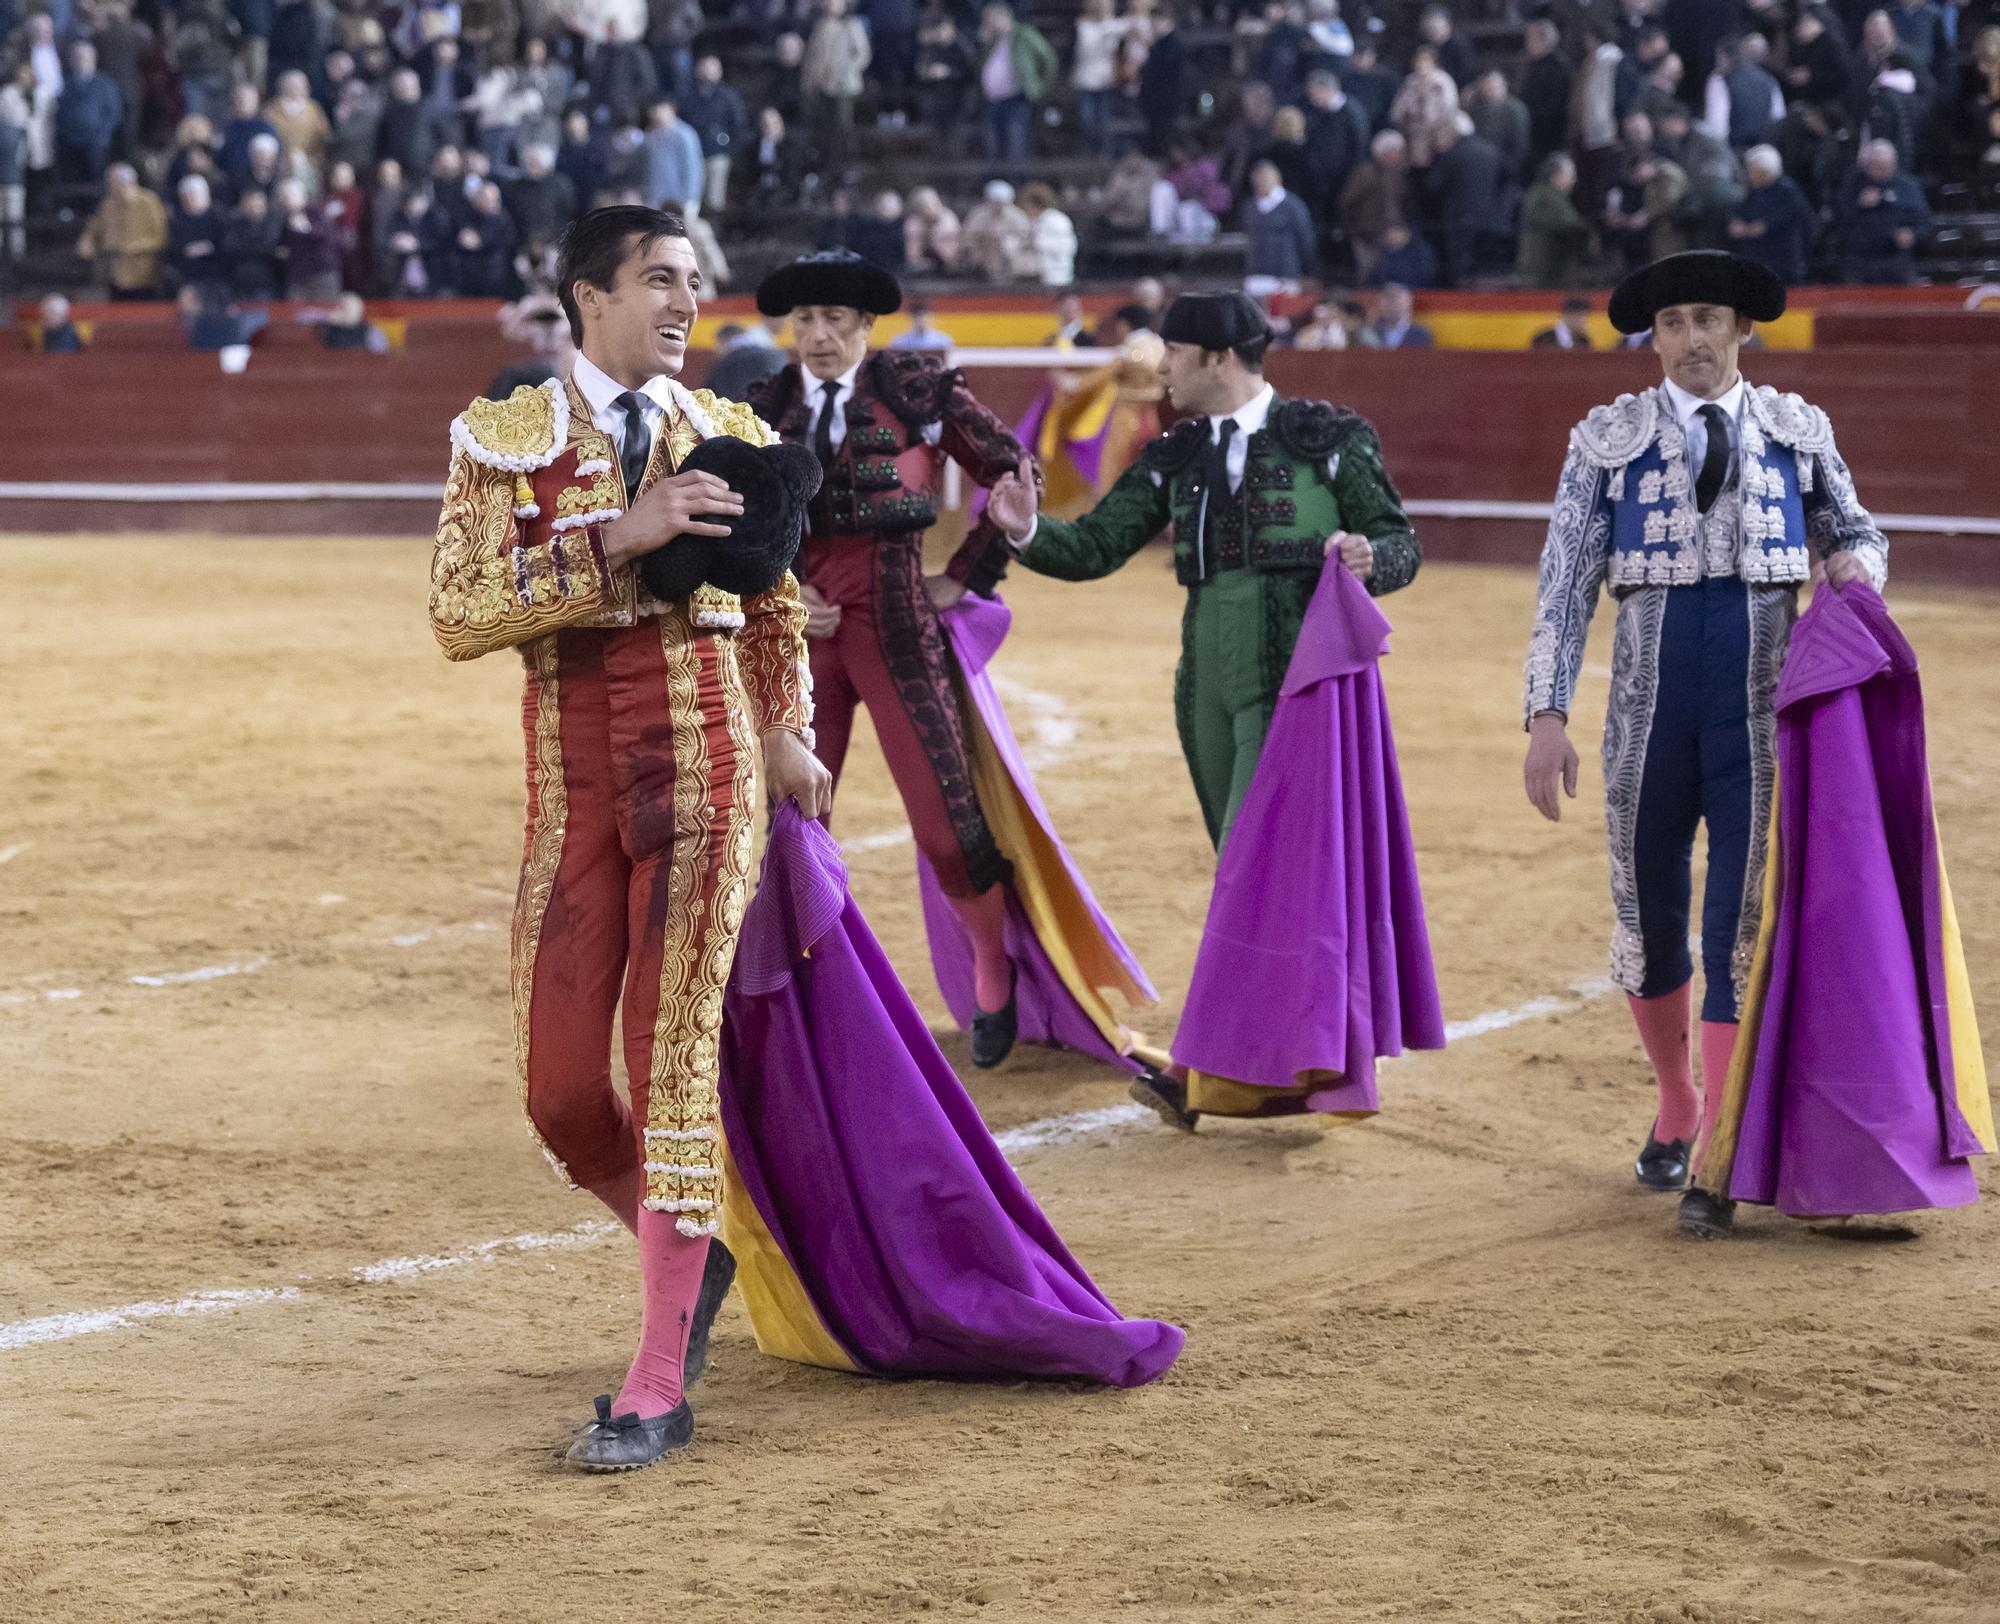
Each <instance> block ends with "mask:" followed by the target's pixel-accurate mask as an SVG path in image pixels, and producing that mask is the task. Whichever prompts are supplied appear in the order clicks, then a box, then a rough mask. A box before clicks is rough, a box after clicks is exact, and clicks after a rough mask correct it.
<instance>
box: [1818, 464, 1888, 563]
mask: <svg viewBox="0 0 2000 1624" xmlns="http://www.w3.org/2000/svg"><path fill="white" fill-rule="evenodd" d="M1801 466H1802V467H1805V466H1810V468H1811V469H1812V473H1813V476H1814V477H1813V481H1812V489H1811V490H1809V491H1805V492H1802V493H1801V494H1802V495H1803V496H1804V498H1805V509H1806V534H1807V535H1809V536H1810V537H1811V538H1812V542H1813V545H1814V547H1816V548H1817V549H1818V550H1819V555H1820V557H1822V558H1830V557H1831V556H1832V555H1833V554H1835V553H1841V552H1847V553H1853V554H1854V555H1855V557H1857V558H1859V559H1860V560H1861V562H1862V563H1864V564H1866V565H1867V566H1868V580H1869V584H1870V585H1872V586H1873V587H1874V588H1875V590H1876V591H1877V592H1880V591H1881V590H1882V588H1883V586H1884V585H1886V584H1887V582H1888V579H1889V538H1888V537H1887V536H1885V535H1883V534H1882V529H1881V526H1880V525H1878V524H1876V522H1875V520H1874V517H1873V515H1871V514H1870V513H1869V511H1868V510H1867V509H1866V508H1865V507H1863V506H1862V505H1861V497H1860V495H1859V494H1858V493H1857V492H1856V490H1855V489H1854V476H1853V475H1852V474H1851V473H1849V472H1848V470H1847V463H1846V461H1845V459H1843V458H1842V457H1841V455H1840V452H1839V451H1838V450H1837V449H1836V448H1835V447H1834V445H1833V443H1832V441H1831V439H1829V440H1828V442H1827V445H1826V447H1825V449H1824V450H1822V451H1820V452H1818V453H1817V454H1816V455H1814V456H1813V457H1812V458H1811V460H1810V463H1806V462H1804V461H1803V460H1802V462H1801Z"/></svg>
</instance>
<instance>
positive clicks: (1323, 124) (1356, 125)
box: [1299, 68, 1368, 219]
mask: <svg viewBox="0 0 2000 1624" xmlns="http://www.w3.org/2000/svg"><path fill="white" fill-rule="evenodd" d="M1305 114H1306V174H1307V178H1308V187H1307V189H1306V190H1305V191H1302V192H1301V193H1299V196H1300V198H1301V199H1302V200H1303V201H1304V202H1305V203H1306V205H1307V207H1308V208H1310V209H1311V211H1312V213H1313V215H1314V216H1315V218H1318V219H1331V218H1332V217H1333V214H1334V211H1335V210H1336V209H1338V208H1339V206H1340V194H1341V193H1342V192H1343V191H1344V190H1346V187H1347V177H1348V176H1350V175H1352V174H1353V173H1354V168H1355V165H1357V164H1358V163H1360V162H1361V160H1362V159H1363V158H1365V157H1367V156H1368V117H1367V115H1366V114H1365V113H1363V112H1362V111H1361V104H1360V103H1359V102H1357V101H1355V100H1354V98H1353V97H1352V96H1350V95H1348V94H1347V92H1346V91H1345V90H1343V89H1341V87H1340V79H1339V77H1338V75H1336V74H1334V73H1331V72H1329V71H1328V70H1327V69H1325V68H1315V69H1314V70H1313V71H1312V72H1311V73H1310V74H1308V75H1307V76H1306V109H1305Z"/></svg>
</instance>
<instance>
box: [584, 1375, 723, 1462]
mask: <svg viewBox="0 0 2000 1624" xmlns="http://www.w3.org/2000/svg"><path fill="white" fill-rule="evenodd" d="M693 1440H694V1411H693V1410H691V1409H689V1408H688V1403H687V1400H686V1399H682V1400H681V1401H680V1403H678V1404H676V1405H675V1406H674V1407H673V1408H672V1409H671V1410H669V1411H667V1413H666V1414H665V1415H656V1416H654V1417H653V1418H652V1419H651V1420H650V1421H643V1420H641V1419H640V1418H639V1417H638V1416H637V1415H613V1414H612V1413H611V1396H610V1394H608V1393H599V1394H598V1395H597V1419H596V1420H595V1421H593V1422H591V1424H590V1425H589V1426H587V1427H585V1428H584V1429H583V1431H581V1432H579V1433H578V1434H577V1435H576V1442H575V1443H573V1444H571V1445H570V1446H569V1453H568V1454H567V1455H566V1456H564V1457H563V1458H564V1459H565V1460H567V1461H568V1462H569V1464H570V1465H572V1466H574V1467H577V1468H578V1469H579V1470H581V1471H585V1472H636V1471H638V1470H639V1468H640V1467H642V1466H651V1465H652V1464H653V1462H654V1461H656V1460H659V1459H661V1458H662V1457H663V1456H666V1455H671V1454H673V1452H674V1451H675V1450H677V1449H685V1448H687V1446H688V1445H689V1444H690V1443H691V1442H693Z"/></svg>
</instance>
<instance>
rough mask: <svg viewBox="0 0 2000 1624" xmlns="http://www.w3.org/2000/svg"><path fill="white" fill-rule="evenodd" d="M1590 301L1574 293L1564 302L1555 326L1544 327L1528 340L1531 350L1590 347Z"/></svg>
mask: <svg viewBox="0 0 2000 1624" xmlns="http://www.w3.org/2000/svg"><path fill="white" fill-rule="evenodd" d="M1591 347H1592V346H1591V342H1590V301H1589V300H1588V299H1586V298H1584V297H1583V296H1582V295H1581V294H1577V293H1572V294H1571V295H1570V296H1569V297H1568V298H1567V299H1565V300H1563V302H1562V315H1561V317H1560V318H1558V320H1557V322H1556V324H1555V326H1553V327H1544V328H1543V329H1542V330H1541V331H1540V332H1539V333H1537V334H1535V336H1534V337H1533V338H1531V339H1529V340H1528V348H1529V349H1531V350H1587V349H1590V348H1591Z"/></svg>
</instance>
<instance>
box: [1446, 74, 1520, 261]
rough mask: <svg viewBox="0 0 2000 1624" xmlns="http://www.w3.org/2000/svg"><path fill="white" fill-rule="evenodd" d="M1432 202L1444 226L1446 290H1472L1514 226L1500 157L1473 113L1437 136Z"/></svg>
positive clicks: (1452, 122)
mask: <svg viewBox="0 0 2000 1624" xmlns="http://www.w3.org/2000/svg"><path fill="white" fill-rule="evenodd" d="M1430 197H1431V206H1432V209H1433V211H1434V212H1435V214H1436V217H1437V219H1438V222H1439V231H1438V247H1439V249H1440V255H1439V258H1440V261H1441V265H1442V269H1443V272H1444V286H1446V287H1452V288H1463V287H1469V286H1470V285H1471V283H1472V279H1473V276H1474V275H1475V273H1476V272H1477V271H1478V269H1479V267H1480V265H1481V264H1482V263H1483V261H1484V260H1485V258H1486V257H1487V254H1488V250H1489V246H1490V245H1492V244H1495V243H1500V244H1502V245H1504V243H1505V241H1506V238H1507V236H1508V234H1509V231H1510V228H1511V225H1512V220H1513V216H1512V211H1511V206H1512V203H1513V199H1512V197H1511V196H1510V195H1509V189H1508V187H1507V184H1506V180H1505V177H1504V175H1503V173H1502V170H1501V163H1500V153H1499V151H1498V150H1497V149H1496V148H1495V147H1494V145H1493V143H1492V142H1491V141H1488V140H1487V139H1486V138H1485V137H1484V136H1482V135H1481V134H1480V133H1479V132H1478V130H1477V129H1476V128H1475V127H1474V125H1473V122H1472V116H1471V115H1470V114H1469V113H1464V112H1459V113H1454V114H1452V116H1451V118H1450V119H1449V120H1447V121H1446V123H1445V125H1444V127H1443V128H1442V129H1441V130H1439V131H1438V132H1437V153H1436V156H1435V157H1433V158H1432V160H1431V172H1430Z"/></svg>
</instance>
